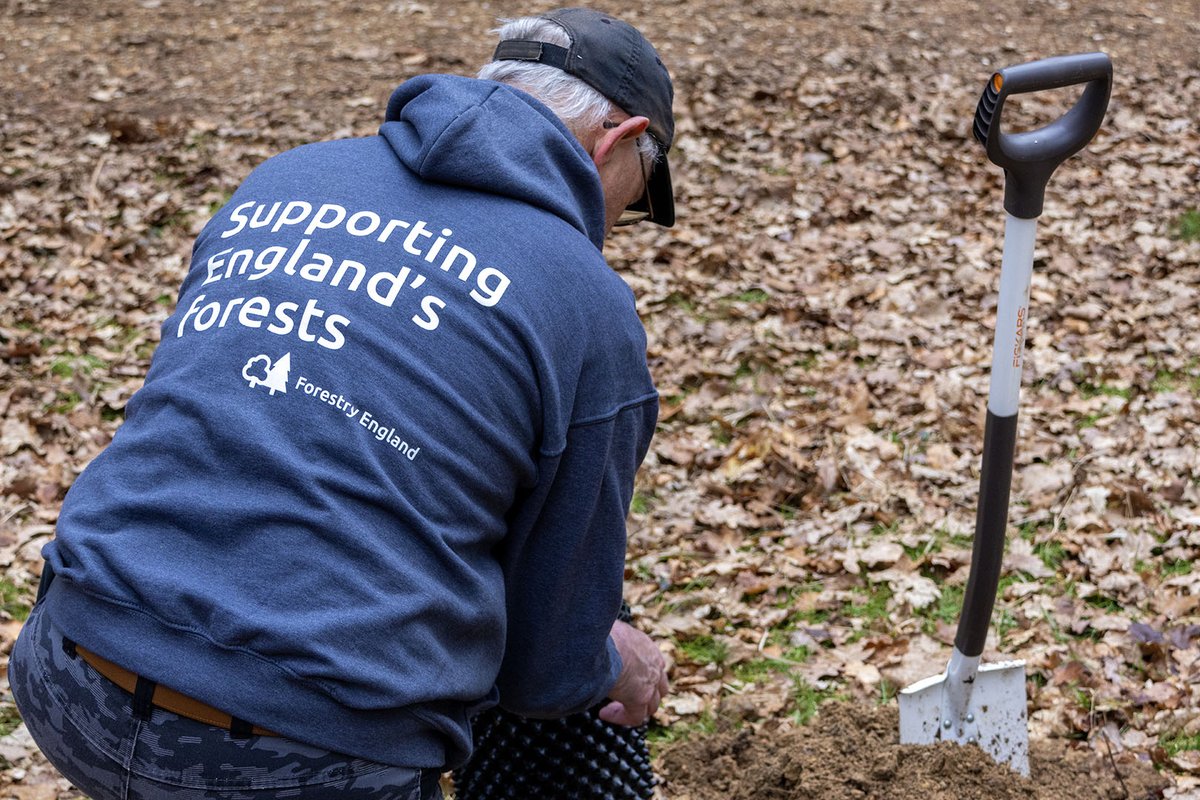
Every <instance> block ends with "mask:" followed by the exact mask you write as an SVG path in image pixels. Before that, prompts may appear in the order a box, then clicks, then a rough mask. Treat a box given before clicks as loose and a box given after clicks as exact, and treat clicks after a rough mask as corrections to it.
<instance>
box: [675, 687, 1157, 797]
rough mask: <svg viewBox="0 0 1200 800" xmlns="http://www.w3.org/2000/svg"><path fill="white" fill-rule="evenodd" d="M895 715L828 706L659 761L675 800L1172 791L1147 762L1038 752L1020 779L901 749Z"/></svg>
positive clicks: (964, 757) (979, 760)
mask: <svg viewBox="0 0 1200 800" xmlns="http://www.w3.org/2000/svg"><path fill="white" fill-rule="evenodd" d="M897 726H898V718H897V715H896V711H895V709H894V708H871V707H868V706H855V705H845V704H837V703H834V704H829V705H826V706H825V707H824V708H823V709H822V710H821V712H820V714H819V715H818V716H817V717H816V719H814V720H813V721H812V723H810V724H809V725H808V726H807V727H804V728H801V729H798V730H793V731H789V732H787V733H782V734H779V735H772V734H770V733H767V732H765V731H762V730H760V731H758V732H754V731H752V730H750V729H743V730H741V731H737V732H734V733H725V734H720V735H716V736H712V737H708V738H704V739H699V740H696V741H693V742H685V743H683V744H680V745H676V746H675V747H673V748H671V749H670V750H668V751H667V753H666V754H665V755H664V756H663V758H662V771H663V776H664V778H665V780H666V786H665V789H666V790H667V794H668V795H669V796H670V797H672V798H675V800H865V799H866V798H880V799H881V800H882V798H888V800H1148V798H1152V797H1160V796H1161V792H1162V790H1163V789H1164V788H1166V787H1167V786H1168V785H1169V783H1170V782H1169V781H1168V780H1167V779H1166V778H1163V777H1162V776H1161V775H1159V774H1158V773H1157V772H1155V770H1154V768H1153V767H1152V766H1151V765H1150V764H1148V763H1145V762H1140V761H1137V760H1136V759H1131V758H1128V757H1122V758H1121V759H1120V760H1119V761H1118V760H1115V759H1114V760H1112V761H1106V760H1105V759H1103V758H1101V757H1100V756H1099V755H1097V754H1095V753H1093V752H1091V751H1089V750H1086V749H1079V748H1071V747H1069V746H1068V745H1067V744H1066V743H1065V742H1062V741H1053V742H1051V741H1042V742H1035V743H1034V744H1033V746H1032V748H1031V752H1030V777H1029V778H1028V779H1026V778H1022V777H1021V776H1020V775H1017V774H1016V773H1014V772H1013V771H1012V770H1010V769H1008V768H1007V767H1004V766H1000V765H998V764H996V763H995V762H993V761H992V760H991V759H990V758H989V757H988V756H987V755H985V754H984V753H983V751H981V750H979V749H978V748H975V747H960V746H958V745H954V744H950V743H940V744H937V745H933V746H929V747H918V746H915V745H900V744H899V742H898V737H897V735H896V731H897Z"/></svg>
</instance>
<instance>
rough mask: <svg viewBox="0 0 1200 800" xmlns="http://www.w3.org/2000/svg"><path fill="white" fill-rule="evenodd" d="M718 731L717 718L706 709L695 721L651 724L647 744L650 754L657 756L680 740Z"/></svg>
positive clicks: (684, 740) (647, 734) (683, 740)
mask: <svg viewBox="0 0 1200 800" xmlns="http://www.w3.org/2000/svg"><path fill="white" fill-rule="evenodd" d="M716 731H717V720H716V717H714V716H713V714H712V712H711V711H705V712H704V713H703V714H701V715H700V716H699V717H697V718H696V720H695V721H694V722H676V723H675V724H674V725H656V724H654V723H653V722H651V724H650V729H649V730H648V731H646V744H647V746H648V747H649V748H650V755H651V756H652V757H654V758H657V757H658V756H659V755H660V754H661V752H662V751H663V750H665V749H666V748H667V747H669V746H671V745H673V744H676V743H678V742H686V741H689V740H691V739H695V738H698V737H701V736H711V735H712V734H714V733H716Z"/></svg>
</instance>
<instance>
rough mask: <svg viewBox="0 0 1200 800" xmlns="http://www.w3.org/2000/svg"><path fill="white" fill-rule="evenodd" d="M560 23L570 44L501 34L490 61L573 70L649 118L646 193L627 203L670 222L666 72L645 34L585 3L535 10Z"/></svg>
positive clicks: (670, 93)
mask: <svg viewBox="0 0 1200 800" xmlns="http://www.w3.org/2000/svg"><path fill="white" fill-rule="evenodd" d="M538 16H540V17H541V18H542V19H546V20H550V21H551V22H554V23H555V24H557V25H558V26H559V27H561V28H562V29H563V30H564V31H565V32H566V34H567V37H568V38H569V39H570V40H571V46H570V47H565V48H564V47H559V46H558V45H554V44H550V43H548V42H539V41H536V40H530V39H506V40H504V41H502V42H500V44H499V45H497V47H496V52H495V53H494V54H493V56H492V60H493V61H534V62H537V63H539V64H545V65H547V66H551V67H557V68H558V69H561V70H563V71H564V72H566V73H567V74H569V75H574V76H575V77H576V78H579V79H580V80H581V81H583V82H584V83H586V84H588V85H589V86H591V87H592V88H593V89H595V90H596V91H598V92H599V93H600V94H602V95H604V96H605V97H606V98H608V99H609V100H610V101H612V102H613V103H615V104H616V105H617V106H618V107H619V108H621V110H623V111H624V112H625V113H627V114H629V115H630V116H632V117H646V118H647V119H648V120H650V126H649V128H648V129H647V130H648V131H649V133H650V135H651V136H652V137H653V138H654V140H655V142H657V144H658V148H659V154H658V159H657V160H656V161H655V162H654V168H653V170H652V171H651V173H650V179H649V181H648V182H647V184H646V194H645V195H644V196H643V197H642V198H641V200H639V201H637V202H636V203H634V204H633V205H631V206H630V207H629V208H630V210H639V211H646V212H649V216H648V217H647V219H649V220H650V221H651V222H656V223H658V224H659V225H663V226H665V227H668V228H669V227H671V226H672V225H674V224H675V197H674V195H673V194H672V191H671V171H670V169H669V168H668V166H667V151H668V150H670V148H671V142H672V141H673V140H674V139H675V118H674V117H673V116H672V115H671V100H672V99H673V98H674V95H675V91H674V88H673V87H672V86H671V76H670V75H669V74H668V73H667V68H666V66H664V65H663V62H662V59H660V58H659V57H658V53H657V52H655V50H654V47H653V46H652V45H651V44H650V42H648V41H646V37H644V36H642V34H641V33H640V32H639V31H638V29H637V28H635V27H633V26H632V25H630V24H628V23H626V22H621V21H620V20H619V19H616V18H614V17H610V16H609V15H607V14H603V13H601V12H599V11H593V10H592V9H589V8H563V9H559V10H557V11H550V12H548V13H546V14H540V15H538Z"/></svg>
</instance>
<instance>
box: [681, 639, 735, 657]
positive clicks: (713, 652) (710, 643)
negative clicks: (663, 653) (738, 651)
mask: <svg viewBox="0 0 1200 800" xmlns="http://www.w3.org/2000/svg"><path fill="white" fill-rule="evenodd" d="M676 648H677V649H678V650H679V653H680V655H682V656H683V657H684V658H686V659H687V660H688V661H690V662H692V663H693V664H724V663H725V660H726V659H727V658H729V647H728V645H726V644H725V643H724V642H719V641H717V640H716V639H714V638H713V637H711V636H708V635H703V636H697V637H695V638H693V639H688V640H686V641H682V642H676Z"/></svg>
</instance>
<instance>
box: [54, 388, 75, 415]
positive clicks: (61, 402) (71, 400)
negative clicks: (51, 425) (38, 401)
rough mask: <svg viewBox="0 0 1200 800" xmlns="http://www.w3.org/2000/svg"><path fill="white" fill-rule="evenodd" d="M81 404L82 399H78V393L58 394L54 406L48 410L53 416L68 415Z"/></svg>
mask: <svg viewBox="0 0 1200 800" xmlns="http://www.w3.org/2000/svg"><path fill="white" fill-rule="evenodd" d="M81 402H83V398H82V397H80V395H79V392H59V393H58V396H57V398H56V399H55V401H54V405H52V406H50V410H51V411H53V412H54V413H55V414H69V413H71V412H72V411H74V410H75V407H76V406H78V405H79V404H80V403H81Z"/></svg>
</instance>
